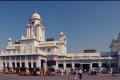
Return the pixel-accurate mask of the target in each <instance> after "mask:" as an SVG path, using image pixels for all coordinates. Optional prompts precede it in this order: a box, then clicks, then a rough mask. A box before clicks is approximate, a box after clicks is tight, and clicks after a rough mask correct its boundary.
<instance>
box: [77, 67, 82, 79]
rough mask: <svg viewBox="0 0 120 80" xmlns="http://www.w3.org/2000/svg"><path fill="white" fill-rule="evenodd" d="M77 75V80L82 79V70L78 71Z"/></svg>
mask: <svg viewBox="0 0 120 80" xmlns="http://www.w3.org/2000/svg"><path fill="white" fill-rule="evenodd" d="M78 75H79V79H80V80H81V79H82V70H81V69H79V72H78Z"/></svg>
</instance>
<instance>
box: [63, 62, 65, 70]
mask: <svg viewBox="0 0 120 80" xmlns="http://www.w3.org/2000/svg"><path fill="white" fill-rule="evenodd" d="M63 69H64V70H66V62H63Z"/></svg>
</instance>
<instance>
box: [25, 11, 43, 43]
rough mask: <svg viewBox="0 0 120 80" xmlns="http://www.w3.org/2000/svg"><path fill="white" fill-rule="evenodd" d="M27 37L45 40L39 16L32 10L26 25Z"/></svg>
mask: <svg viewBox="0 0 120 80" xmlns="http://www.w3.org/2000/svg"><path fill="white" fill-rule="evenodd" d="M27 37H34V38H37V39H38V40H39V41H45V30H44V26H43V23H42V19H41V16H40V15H39V14H38V13H37V12H34V13H33V14H32V17H31V19H30V20H29V23H28V25H27Z"/></svg>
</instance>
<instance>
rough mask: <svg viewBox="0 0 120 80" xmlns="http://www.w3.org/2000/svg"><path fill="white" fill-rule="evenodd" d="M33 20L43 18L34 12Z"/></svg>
mask: <svg viewBox="0 0 120 80" xmlns="http://www.w3.org/2000/svg"><path fill="white" fill-rule="evenodd" d="M31 19H41V17H40V15H39V14H38V13H37V12H34V13H33V15H32V17H31Z"/></svg>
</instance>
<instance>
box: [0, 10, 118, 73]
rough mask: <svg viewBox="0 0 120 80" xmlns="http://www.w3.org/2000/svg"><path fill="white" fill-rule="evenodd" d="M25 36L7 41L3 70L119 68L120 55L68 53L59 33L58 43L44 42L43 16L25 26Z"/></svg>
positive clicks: (1, 56) (0, 62) (1, 58)
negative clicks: (6, 68) (110, 66)
mask: <svg viewBox="0 0 120 80" xmlns="http://www.w3.org/2000/svg"><path fill="white" fill-rule="evenodd" d="M26 27H27V28H26V35H25V36H23V35H22V36H21V39H20V40H19V41H17V42H13V40H12V38H9V39H8V44H7V47H6V49H5V50H3V51H2V52H1V54H0V69H3V68H5V67H12V68H19V67H25V68H37V67H38V68H44V69H47V68H49V67H54V68H55V69H60V68H63V69H64V70H66V69H75V68H82V69H83V70H84V69H86V70H87V71H89V69H91V68H94V67H96V68H101V67H108V64H111V65H112V64H114V65H116V66H114V67H120V54H119V53H118V52H110V53H107V52H106V53H107V54H106V53H96V52H93V53H85V52H82V53H67V39H66V36H65V34H64V33H63V32H60V34H59V39H58V40H54V39H52V38H49V39H47V40H46V39H45V27H44V25H43V22H42V18H41V16H40V15H39V14H38V13H37V12H35V13H33V15H32V17H31V19H30V20H29V22H28V24H27V26H26Z"/></svg>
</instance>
